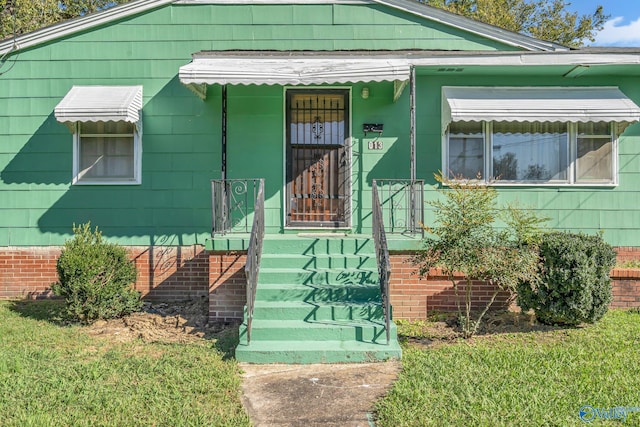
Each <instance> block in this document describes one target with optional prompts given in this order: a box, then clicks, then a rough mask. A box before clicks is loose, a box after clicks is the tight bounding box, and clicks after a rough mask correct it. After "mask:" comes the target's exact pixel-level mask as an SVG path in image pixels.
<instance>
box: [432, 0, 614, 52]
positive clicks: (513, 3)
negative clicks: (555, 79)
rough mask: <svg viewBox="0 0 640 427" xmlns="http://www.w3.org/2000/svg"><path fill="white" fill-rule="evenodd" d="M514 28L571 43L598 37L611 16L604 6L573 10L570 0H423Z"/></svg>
mask: <svg viewBox="0 0 640 427" xmlns="http://www.w3.org/2000/svg"><path fill="white" fill-rule="evenodd" d="M419 1H422V2H424V3H426V4H428V5H430V6H435V7H439V8H442V9H445V10H448V11H449V12H453V13H457V14H459V15H463V16H467V17H469V18H473V19H475V20H478V21H482V22H486V23H487V24H491V25H495V26H497V27H501V28H504V29H507V30H510V31H514V32H518V33H522V34H527V35H529V36H532V37H536V38H539V39H542V40H547V41H551V42H555V43H559V44H561V45H565V46H570V47H580V46H582V45H583V44H584V43H585V41H591V42H593V41H595V35H596V33H597V32H598V31H599V30H601V29H602V28H603V26H604V23H605V22H606V21H607V19H609V16H608V15H605V14H604V10H603V7H602V6H598V7H596V10H595V11H594V12H593V13H592V14H590V15H579V14H578V13H577V12H570V11H568V10H567V6H569V5H571V3H570V2H567V1H566V0H419Z"/></svg>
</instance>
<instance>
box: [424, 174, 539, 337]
mask: <svg viewBox="0 0 640 427" xmlns="http://www.w3.org/2000/svg"><path fill="white" fill-rule="evenodd" d="M435 178H436V181H438V182H440V183H442V184H443V188H441V189H438V192H439V193H440V194H441V196H442V197H441V198H439V199H437V200H434V201H432V202H430V204H431V205H432V206H433V207H434V208H435V211H434V216H435V218H434V223H435V225H434V226H433V227H425V230H426V232H427V234H426V236H425V238H424V239H423V249H422V250H420V251H418V252H417V253H416V255H415V256H414V257H413V263H414V265H416V266H417V267H418V273H419V274H420V275H421V276H425V275H427V274H428V273H429V271H430V269H432V268H436V267H439V268H441V269H442V271H443V272H444V274H445V275H446V276H447V277H448V279H449V281H450V282H451V284H452V287H453V290H454V293H455V296H456V306H457V309H458V318H459V325H460V327H461V330H462V335H463V337H465V338H469V337H471V336H473V335H474V334H475V333H476V332H477V331H478V328H479V326H480V322H481V321H482V318H483V317H484V315H485V314H486V313H487V311H488V310H489V308H490V307H491V305H492V304H493V302H494V301H495V299H496V297H497V296H498V293H499V292H500V291H503V292H508V293H509V294H510V295H513V294H514V293H515V291H516V286H517V284H518V283H520V282H522V281H523V280H531V278H532V277H535V275H536V273H537V264H538V257H539V256H538V247H537V241H538V240H539V237H540V235H541V234H542V230H541V228H540V226H541V224H542V223H544V221H545V219H544V218H538V217H537V216H536V215H535V214H534V213H532V212H530V211H526V210H523V209H519V208H518V207H516V206H503V205H500V204H499V203H498V201H497V197H498V193H497V191H496V190H495V188H493V187H490V186H487V185H482V184H479V183H478V182H477V181H476V180H468V179H462V178H458V179H454V180H449V179H447V178H445V177H444V176H442V175H441V174H440V175H436V177H435ZM498 225H502V227H500V228H499V227H498ZM458 273H462V275H463V278H462V279H461V278H460V277H459V276H457V274H458ZM474 280H480V281H484V282H487V283H489V284H490V285H492V286H493V289H494V290H493V292H492V293H491V295H490V298H489V301H488V302H487V303H486V304H485V305H484V307H483V308H482V310H481V311H480V312H479V314H475V313H472V306H473V301H474V300H475V296H474V295H473V281H474Z"/></svg>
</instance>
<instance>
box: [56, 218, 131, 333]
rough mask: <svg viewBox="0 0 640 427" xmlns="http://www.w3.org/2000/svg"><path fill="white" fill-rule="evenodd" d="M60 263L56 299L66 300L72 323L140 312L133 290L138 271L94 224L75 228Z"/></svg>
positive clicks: (124, 254)
mask: <svg viewBox="0 0 640 427" xmlns="http://www.w3.org/2000/svg"><path fill="white" fill-rule="evenodd" d="M73 233H74V237H73V239H71V240H68V241H67V242H65V244H64V248H63V249H62V253H61V254H60V257H59V258H58V261H57V263H56V269H57V271H58V283H54V284H53V285H52V291H53V293H54V294H55V295H57V296H60V297H63V298H64V299H65V302H66V309H67V314H68V315H69V317H70V318H71V319H72V320H77V321H80V322H83V323H91V322H93V321H95V320H98V319H111V318H116V317H121V316H124V315H126V314H130V313H132V312H134V311H138V310H140V307H141V306H142V301H141V299H140V293H139V292H138V291H136V290H134V289H133V287H132V284H133V283H135V281H136V276H137V272H136V268H135V264H134V262H133V261H131V260H129V258H128V256H127V252H126V251H125V249H124V248H123V247H121V246H119V245H116V244H113V243H107V242H105V241H104V240H103V239H102V234H101V233H100V232H99V231H98V228H97V227H96V229H95V231H91V224H90V223H87V224H83V225H80V226H78V227H76V226H75V225H74V227H73Z"/></svg>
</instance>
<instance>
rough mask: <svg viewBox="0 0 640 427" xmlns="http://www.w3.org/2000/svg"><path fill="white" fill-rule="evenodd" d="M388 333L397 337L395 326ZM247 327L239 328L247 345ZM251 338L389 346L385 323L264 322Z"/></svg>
mask: <svg viewBox="0 0 640 427" xmlns="http://www.w3.org/2000/svg"><path fill="white" fill-rule="evenodd" d="M389 330H390V331H391V333H392V336H394V337H395V334H396V327H395V325H394V324H392V325H391V327H390V328H389ZM246 332H247V329H246V324H243V325H242V326H241V327H240V342H241V343H244V344H246V342H247V335H246ZM251 339H252V340H260V341H278V340H290V341H293V340H295V341H349V340H351V341H360V342H369V343H377V344H386V342H387V334H386V332H385V327H384V321H376V322H371V321H364V320H361V321H357V320H345V321H329V320H327V321H311V322H305V321H302V320H261V321H259V322H256V323H255V324H254V325H253V326H252V328H251Z"/></svg>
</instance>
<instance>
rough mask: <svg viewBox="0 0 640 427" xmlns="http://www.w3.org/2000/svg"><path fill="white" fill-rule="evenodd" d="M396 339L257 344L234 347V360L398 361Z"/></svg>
mask: <svg viewBox="0 0 640 427" xmlns="http://www.w3.org/2000/svg"><path fill="white" fill-rule="evenodd" d="M401 356H402V350H401V349H400V345H399V344H398V342H397V341H396V340H392V341H391V342H390V343H389V344H388V345H387V344H386V343H383V344H372V343H365V342H361V341H355V340H353V341H352V340H349V341H293V340H290V341H266V340H265V341H261V340H253V339H252V340H251V344H250V345H246V344H239V345H238V347H236V359H237V360H238V361H241V362H248V363H300V364H309V363H345V362H377V361H383V360H389V359H400V357H401Z"/></svg>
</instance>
